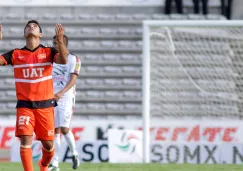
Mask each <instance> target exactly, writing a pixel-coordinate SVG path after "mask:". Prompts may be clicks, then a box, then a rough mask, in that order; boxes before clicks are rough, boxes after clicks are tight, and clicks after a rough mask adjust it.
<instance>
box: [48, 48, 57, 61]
mask: <svg viewBox="0 0 243 171" xmlns="http://www.w3.org/2000/svg"><path fill="white" fill-rule="evenodd" d="M50 49H51V58H52V62H54V61H56V58H57V55H58V51H57V50H56V49H55V48H54V47H50Z"/></svg>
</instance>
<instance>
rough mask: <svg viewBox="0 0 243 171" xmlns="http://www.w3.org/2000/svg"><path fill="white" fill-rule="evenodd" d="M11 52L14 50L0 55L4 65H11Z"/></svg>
mask: <svg viewBox="0 0 243 171" xmlns="http://www.w3.org/2000/svg"><path fill="white" fill-rule="evenodd" d="M13 52H14V50H11V51H9V52H6V53H4V54H2V55H0V58H1V59H2V60H3V61H4V64H5V65H13V64H12V56H13Z"/></svg>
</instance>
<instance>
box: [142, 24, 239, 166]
mask: <svg viewBox="0 0 243 171" xmlns="http://www.w3.org/2000/svg"><path fill="white" fill-rule="evenodd" d="M241 49H242V52H241ZM241 55H242V56H243V21H241V20H181V21H175V20H168V21H167V20H158V21H156V20H152V21H143V62H142V63H143V64H142V68H143V72H142V73H143V74H142V79H143V81H142V84H143V86H142V89H143V99H142V106H143V110H142V116H143V157H144V163H149V162H150V141H151V140H150V127H151V125H150V121H151V117H153V116H162V117H163V116H170V115H171V116H173V117H178V116H191V117H210V116H217V117H229V116H230V117H238V116H241V117H242V116H243V114H242V113H241V112H240V111H241V103H242V100H241V93H239V92H241V90H242V92H243V86H242V87H237V85H238V84H240V80H239V75H240V74H241V73H243V68H242V67H241V66H243V59H242V61H241V59H239V57H240V56H241ZM242 58H243V57H242ZM239 60H240V61H239ZM241 62H242V63H241ZM241 68H242V69H241ZM193 93H194V94H193ZM177 95H178V96H177ZM173 96H176V97H173ZM177 107H178V108H177ZM242 108H243V107H242Z"/></svg>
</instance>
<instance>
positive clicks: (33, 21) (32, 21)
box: [24, 20, 42, 33]
mask: <svg viewBox="0 0 243 171" xmlns="http://www.w3.org/2000/svg"><path fill="white" fill-rule="evenodd" d="M30 23H35V24H37V25H38V27H39V28H40V33H42V28H41V26H40V23H39V22H38V21H36V20H30V21H28V22H27V24H26V25H25V28H24V31H25V29H26V27H27V26H28V24H30Z"/></svg>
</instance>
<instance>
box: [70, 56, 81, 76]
mask: <svg viewBox="0 0 243 171" xmlns="http://www.w3.org/2000/svg"><path fill="white" fill-rule="evenodd" d="M68 63H69V68H70V69H69V72H70V73H71V74H76V75H79V73H80V68H81V60H80V59H79V57H77V56H74V55H72V59H71V60H70V61H69V62H68Z"/></svg>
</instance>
